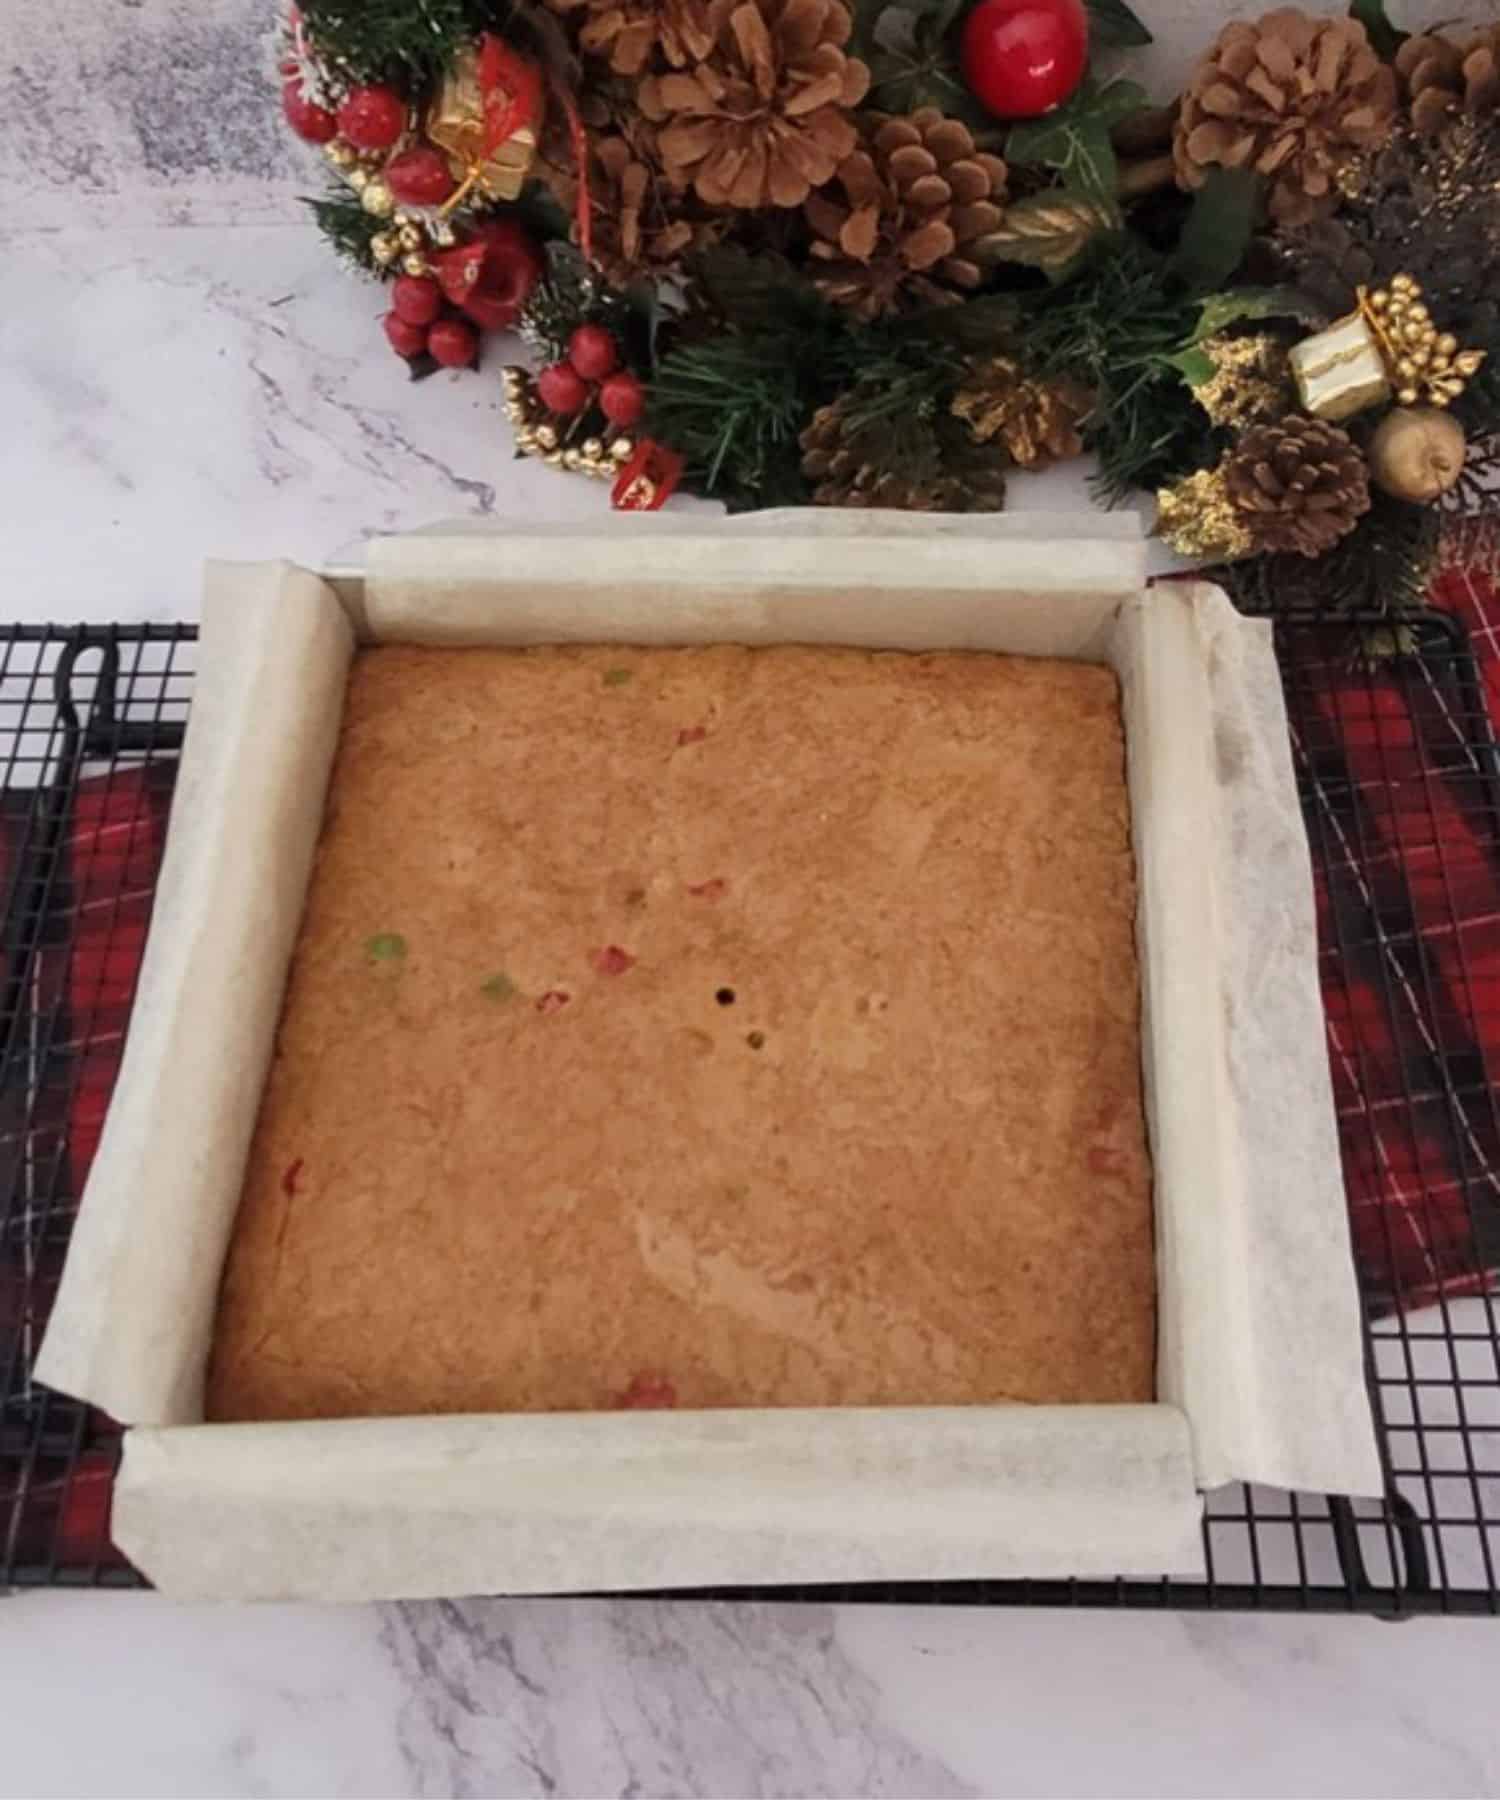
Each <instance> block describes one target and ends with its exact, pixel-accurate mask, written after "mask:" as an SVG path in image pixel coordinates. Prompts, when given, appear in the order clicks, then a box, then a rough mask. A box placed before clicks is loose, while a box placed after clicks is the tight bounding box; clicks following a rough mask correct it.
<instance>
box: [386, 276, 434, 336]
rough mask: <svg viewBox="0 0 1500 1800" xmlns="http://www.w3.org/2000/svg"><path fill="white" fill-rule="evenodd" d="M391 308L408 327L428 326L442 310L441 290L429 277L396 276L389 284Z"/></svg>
mask: <svg viewBox="0 0 1500 1800" xmlns="http://www.w3.org/2000/svg"><path fill="white" fill-rule="evenodd" d="M391 308H392V310H393V311H394V312H395V313H397V314H398V315H399V316H400V317H401V318H403V319H405V320H406V322H407V324H408V325H430V324H431V323H432V321H433V320H434V319H435V318H436V317H437V316H438V314H439V313H440V312H441V311H442V310H443V290H442V289H441V288H440V287H439V286H438V284H437V283H436V282H435V281H434V280H433V279H432V277H431V276H430V275H398V276H397V277H396V279H395V281H394V282H392V284H391Z"/></svg>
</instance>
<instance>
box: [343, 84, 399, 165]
mask: <svg viewBox="0 0 1500 1800" xmlns="http://www.w3.org/2000/svg"><path fill="white" fill-rule="evenodd" d="M339 130H340V131H341V132H342V133H343V134H344V136H345V137H346V138H348V140H349V142H350V143H351V144H353V145H354V147H355V149H356V150H389V149H390V147H391V145H392V144H394V143H395V141H396V139H397V138H398V137H400V135H401V133H402V132H403V131H405V130H406V102H405V101H404V100H403V99H402V98H401V96H400V95H399V94H398V93H397V92H396V90H395V89H394V88H388V87H380V86H378V85H377V86H370V87H357V88H352V89H351V90H350V93H349V97H348V99H347V100H345V102H344V104H343V105H342V106H341V107H340V108H339Z"/></svg>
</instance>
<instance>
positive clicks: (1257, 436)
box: [1223, 416, 1370, 556]
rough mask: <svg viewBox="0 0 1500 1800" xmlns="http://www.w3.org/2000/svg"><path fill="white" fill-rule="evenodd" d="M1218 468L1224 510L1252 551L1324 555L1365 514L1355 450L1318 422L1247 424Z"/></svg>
mask: <svg viewBox="0 0 1500 1800" xmlns="http://www.w3.org/2000/svg"><path fill="white" fill-rule="evenodd" d="M1223 468H1224V486H1225V491H1226V493H1227V495H1228V497H1229V501H1230V504H1231V505H1232V506H1233V507H1234V510H1235V512H1236V514H1237V515H1238V517H1239V519H1240V520H1241V522H1242V523H1243V524H1244V526H1245V529H1246V530H1247V531H1248V532H1249V533H1250V537H1251V540H1252V543H1253V547H1254V548H1255V549H1256V550H1257V551H1292V552H1295V553H1296V554H1297V555H1298V556H1323V555H1326V554H1327V552H1328V551H1329V550H1331V549H1332V548H1333V546H1334V545H1335V544H1336V543H1337V542H1338V541H1339V539H1340V538H1341V537H1344V536H1346V535H1347V534H1348V533H1349V532H1351V531H1353V529H1354V527H1355V525H1356V524H1357V523H1358V521H1359V520H1360V519H1361V518H1362V517H1363V516H1364V514H1365V513H1367V512H1368V511H1369V510H1370V476H1369V470H1368V469H1367V467H1366V466H1365V459H1364V457H1363V455H1362V454H1361V453H1360V449H1359V446H1358V445H1357V444H1356V443H1355V442H1354V440H1353V439H1352V438H1351V437H1350V436H1349V434H1348V432H1346V431H1340V429H1339V428H1338V426H1337V425H1326V424H1324V422H1323V421H1322V420H1321V419H1304V418H1299V417H1296V416H1292V417H1290V418H1287V419H1285V420H1283V421H1282V423H1280V424H1279V425H1255V426H1252V427H1251V429H1250V430H1249V431H1247V432H1246V433H1245V435H1244V436H1243V437H1242V438H1241V439H1240V441H1239V444H1238V446H1237V447H1236V448H1235V449H1234V450H1233V451H1231V452H1230V454H1229V455H1228V456H1227V457H1226V458H1225V461H1224V465H1223Z"/></svg>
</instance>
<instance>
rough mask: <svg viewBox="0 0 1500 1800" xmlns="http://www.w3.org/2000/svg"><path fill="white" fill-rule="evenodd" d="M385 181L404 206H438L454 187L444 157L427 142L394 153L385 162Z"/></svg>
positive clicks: (450, 171)
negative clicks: (398, 153) (411, 148)
mask: <svg viewBox="0 0 1500 1800" xmlns="http://www.w3.org/2000/svg"><path fill="white" fill-rule="evenodd" d="M385 183H386V186H387V187H388V188H389V189H390V190H391V192H392V193H393V194H394V195H395V196H396V198H397V200H399V201H400V203H401V204H402V205H403V206H441V205H442V204H443V202H444V201H445V200H446V199H447V198H448V196H449V195H450V194H451V193H452V192H453V187H454V182H453V171H452V170H451V169H450V168H449V167H448V159H447V157H445V156H444V155H443V154H442V152H441V151H439V150H434V149H433V148H432V146H431V145H430V144H419V145H418V146H417V147H416V148H415V149H414V150H403V151H402V152H401V154H400V155H399V156H393V157H392V158H391V160H390V161H389V162H388V163H387V164H386V165H385Z"/></svg>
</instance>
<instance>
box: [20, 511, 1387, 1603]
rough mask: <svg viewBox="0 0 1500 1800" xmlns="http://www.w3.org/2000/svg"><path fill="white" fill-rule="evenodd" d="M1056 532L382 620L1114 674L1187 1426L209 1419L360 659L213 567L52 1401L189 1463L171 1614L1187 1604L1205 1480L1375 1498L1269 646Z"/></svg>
mask: <svg viewBox="0 0 1500 1800" xmlns="http://www.w3.org/2000/svg"><path fill="white" fill-rule="evenodd" d="M1007 523H1010V522H1007ZM1054 523H1055V526H1056V529H1057V532H1058V540H1057V541H1053V540H1050V539H1049V540H1048V541H1046V542H1040V541H1034V540H1028V539H1027V538H1025V537H1023V536H1018V535H1017V534H1016V533H1015V531H1014V530H1013V529H1008V530H1005V531H1000V532H996V531H994V530H993V529H989V530H983V529H981V530H979V531H977V532H976V531H974V530H972V529H971V530H969V531H958V530H955V529H953V522H948V524H947V528H945V529H944V530H943V531H941V532H936V533H927V534H924V535H912V534H911V533H910V529H909V522H908V521H904V520H903V521H901V524H900V526H899V527H892V525H891V523H890V521H889V520H887V519H885V518H883V517H882V516H881V515H856V516H853V517H851V518H848V519H842V518H840V519H834V520H829V519H827V518H814V519H812V520H809V519H808V517H807V515H802V514H790V515H765V516H761V517H759V518H757V519H756V520H754V521H751V522H745V521H741V522H738V523H737V524H736V526H735V527H734V528H732V529H730V530H728V531H724V532H715V531H713V530H704V529H703V528H702V527H701V526H698V525H697V524H696V522H695V521H690V522H689V524H690V526H693V527H695V528H693V529H687V530H684V529H682V528H681V527H677V528H675V529H672V530H670V531H666V532H662V533H661V534H660V535H659V536H658V535H656V534H654V533H652V532H650V531H649V530H648V531H647V532H646V533H644V534H642V533H640V532H639V531H637V532H634V533H631V534H622V535H618V536H616V535H607V536H605V535H601V536H598V537H593V538H588V537H584V538H580V537H579V535H578V534H577V533H573V534H570V535H569V537H568V544H569V555H568V556H567V557H566V558H563V557H559V555H558V554H557V549H558V546H557V542H556V539H555V537H554V536H549V535H548V534H545V533H530V532H527V533H524V534H512V535H505V536H494V537H487V536H481V535H445V534H433V535H423V536H415V537H410V538H404V539H389V540H384V541H381V542H378V543H377V544H376V546H375V548H374V552H373V555H372V564H371V570H370V574H369V577H368V579H367V580H366V581H365V582H364V583H363V585H362V587H358V588H357V599H358V607H357V610H356V611H355V613H354V616H355V617H356V618H357V622H358V625H359V629H360V631H361V634H362V635H365V634H368V635H369V636H371V637H372V638H374V639H376V640H383V641H406V642H426V643H442V644H458V643H515V644H521V643H535V642H565V641H580V642H581V641H596V642H597V641H611V640H613V641H621V642H632V643H703V642H714V641H735V642H742V643H774V642H787V641H795V642H826V643H847V644H861V645H869V646H880V647H888V648H898V649H899V648H909V649H924V648H973V649H995V650H1009V651H1014V652H1019V653H1024V654H1045V655H1064V656H1076V657H1083V658H1086V659H1088V660H1102V661H1109V662H1112V663H1113V664H1114V666H1115V667H1116V668H1117V670H1118V671H1119V673H1120V676H1121V680H1122V692H1123V698H1124V706H1125V715H1126V728H1127V737H1128V741H1129V762H1130V767H1129V781H1130V789H1131V800H1132V813H1133V828H1134V835H1135V842H1136V854H1137V860H1138V864H1139V871H1140V887H1141V910H1140V922H1139V933H1140V947H1141V963H1142V970H1143V976H1142V979H1143V983H1144V990H1145V1009H1146V1034H1145V1064H1146V1074H1147V1088H1148V1111H1149V1115H1150V1126H1151V1134H1152V1148H1153V1156H1154V1161H1155V1168H1156V1214H1157V1228H1158V1240H1159V1300H1160V1307H1161V1319H1162V1325H1161V1343H1160V1367H1159V1386H1158V1392H1159V1403H1158V1404H1157V1405H1156V1406H1153V1407H1120V1408H1067V1407H1036V1408H1025V1407H972V1408H969V1407H964V1408H932V1409H910V1410H875V1409H871V1410H865V1411H847V1412H813V1413H808V1412H731V1413H715V1414H671V1413H661V1414H640V1415H631V1416H628V1417H619V1416H615V1415H579V1416H560V1417H545V1416H544V1417H525V1418H505V1417H488V1418H466V1419H421V1420H382V1421H345V1422H329V1423H307V1424H289V1425H277V1426H252V1425H241V1426H205V1425H202V1424H199V1423H196V1421H197V1420H199V1419H201V1416H202V1412H201V1379H202V1369H203V1364H204V1360H205V1357H206V1352H207V1346H208V1341H209V1334H210V1331H211V1327H212V1314H213V1306H214V1301H215V1297H216V1293H217V1285H218V1279H219V1274H220V1269H221V1266H222V1261H223V1256H224V1251H225V1247H226V1244H227V1240H228V1235H229V1232H230V1230H231V1228H232V1224H233V1217H234V1211H235V1207H236V1205H237V1202H238V1195H239V1184H240V1180H241V1178H242V1172H243V1165H244V1157H245V1152H246V1148H247V1145H248V1140H249V1135H250V1132H251V1130H252V1129H253V1126H254V1120H255V1116H256V1111H257V1108H258V1103H259V1095H260V1087H261V1083H262V1080H263V1076H264V1068H265V1063H266V1058H267V1056H268V1054H269V1048H270V1043H271V1040H272V1037H273V1034H274V1029H275V1022H276V1016H277V1012H278V1009H279V1004H280V998H281V992H282V988H283V984H284V980H285V973H286V968H287V963H288V961H289V958H290V954H291V949H292V946H293V943H294V941H295V935H296V929H297V925H298V922H299V919H300V912H301V904H302V895H303V893H304V891H305V887H306V880H307V872H308V867H309V865H310V859H311V855H312V851H313V848H314V846H315V843H316V836H317V830H318V825H319V821H320V818H321V811H322V806H323V801H324V796H325V792H326V785H327V779H328V771H329V767H330V765H331V758H332V752H333V748H334V744H335V742H336V737H337V728H338V717H339V701H340V696H341V692H342V684H343V682H344V680H345V678H346V675H347V668H348V660H349V656H350V652H351V632H350V630H349V628H348V625H347V623H346V619H345V613H344V611H343V610H342V609H341V607H340V604H339V601H338V600H337V599H336V598H335V596H334V594H333V592H332V590H331V589H329V588H328V587H326V586H325V585H324V584H322V583H321V582H319V581H318V580H317V579H316V578H314V577H312V576H309V575H307V574H306V573H304V572H301V571H296V570H292V569H289V568H288V567H287V566H285V565H265V566H256V567H238V568H229V567H215V568H212V569H211V570H210V573H209V582H208V593H207V596H206V603H205V610H204V640H203V646H202V650H201V653H200V663H201V672H200V675H199V682H198V691H197V693H196V695H195V700H194V709H193V715H192V725H191V727H190V730H189V738H188V744H187V747H186V750H185V753H184V761H183V770H182V778H181V783H180V786H179V795H178V800H177V803H176V808H175V810H174V815H173V821H172V830H171V836H170V841H169V847H168V855H167V861H166V864H165V866H164V868H163V873H162V883H161V888H160V891H159V896H158V901H157V912H156V916H155V920H154V922H153V930H152V933H151V938H150V943H149V945H148V950H147V957H146V963H145V966H144V968H143V972H142V981H141V993H140V998H139V1000H138V1003H137V1008H136V1017H135V1022H134V1024H133V1026H132V1031H131V1036H130V1040H129V1044H128V1046H127V1051H126V1058H125V1066H124V1069H123V1071H122V1075H121V1081H120V1086H119V1088H118V1090H117V1093H116V1097H115V1101H114V1104H113V1106H112V1108H111V1111H110V1115H109V1120H108V1122H107V1125H106V1130H105V1136H104V1140H103V1143H102V1144H101V1147H100V1151H99V1155H98V1158H97V1159H96V1162H95V1166H94V1172H93V1175H92V1177H91V1180H90V1183H89V1188H88V1193H87V1195H86V1200H85V1206H84V1210H83V1214H82V1216H81V1219H80V1222H79V1226H78V1230H77V1232H76V1234H75V1239H74V1248H73V1252H72V1254H71V1255H70V1259H69V1264H68V1269H67V1271H66V1274H65V1278H64V1283H63V1288H62V1292H61V1294H60V1296H59V1300H58V1304H57V1308H56V1311H55V1313H54V1318H53V1325H52V1329H51V1331H50V1332H49V1334H48V1339H47V1343H46V1345H45V1348H44V1351H43V1357H42V1361H41V1364H40V1366H39V1370H38V1373H39V1375H40V1376H41V1378H42V1379H44V1380H46V1381H48V1382H49V1383H51V1384H52V1385H54V1386H58V1387H61V1388H64V1389H66V1390H68V1391H70V1392H74V1393H78V1394H80V1395H82V1396H83V1397H85V1398H88V1399H89V1400H91V1401H93V1402H94V1403H96V1404H99V1405H102V1406H104V1407H106V1408H107V1409H108V1410H110V1411H112V1412H113V1413H114V1414H115V1416H116V1417H119V1418H122V1419H124V1420H126V1421H127V1422H130V1423H133V1424H135V1425H137V1426H145V1427H153V1428H158V1429H150V1430H143V1429H137V1430H135V1431H133V1432H131V1433H130V1435H129V1438H128V1440H127V1451H126V1460H125V1467H124V1471H123V1475H122V1479H121V1482H120V1485H119V1488H118V1491H117V1497H116V1509H115V1520H114V1529H115V1534H116V1538H117V1541H118V1542H119V1543H120V1544H121V1546H122V1548H124V1549H125V1550H126V1551H127V1553H128V1554H130V1555H131V1556H132V1557H133V1558H134V1559H135V1560H136V1562H137V1563H138V1564H139V1566H141V1567H142V1568H143V1569H144V1570H145V1571H146V1572H147V1573H148V1574H149V1575H150V1576H151V1577H152V1578H153V1580H155V1581H156V1582H157V1583H158V1585H161V1586H163V1587H165V1588H167V1589H168V1590H169V1591H171V1592H174V1593H179V1594H183V1595H187V1594H197V1595H222V1596H225V1597H228V1596H241V1597H244V1596H266V1597H270V1596H273V1595H274V1596H283V1597H291V1596H296V1597H301V1598H308V1599H333V1598H375V1597H396V1596H408V1595H428V1594H439V1593H464V1592H470V1591H478V1590H491V1591H510V1592H541V1591H557V1590H565V1589H570V1588H571V1589H580V1588H601V1587H655V1586H668V1585H698V1584H707V1583H714V1584H722V1583H741V1582H743V1583H752V1582H767V1581H792V1580H797V1581H816V1580H864V1579H870V1580H874V1579H886V1580H901V1579H921V1578H933V1579H937V1578H940V1577H945V1576H958V1575H992V1576H1008V1575H1020V1574H1030V1575H1038V1576H1042V1575H1056V1574H1078V1575H1088V1574H1099V1575H1107V1574H1130V1573H1153V1574H1160V1573H1174V1574H1190V1573H1194V1572H1196V1571H1197V1570H1198V1569H1199V1567H1200V1566H1201V1542H1200V1537H1199V1532H1198V1527H1197V1517H1198V1503H1197V1499H1196V1495H1195V1493H1194V1487H1195V1484H1196V1486H1198V1487H1208V1486H1213V1485H1217V1484H1219V1483H1221V1482H1223V1481H1225V1480H1229V1479H1234V1478H1239V1479H1247V1480H1255V1481H1262V1482H1268V1483H1273V1484H1277V1485H1285V1486H1292V1487H1301V1488H1306V1489H1313V1490H1318V1489H1323V1490H1328V1491H1340V1492H1378V1491H1379V1485H1380V1483H1379V1471H1378V1462H1377V1458H1376V1453H1375V1445H1374V1438H1373V1430H1372V1426H1371V1421H1370V1414H1369V1407H1368V1402H1367V1400H1366V1397H1365V1392H1364V1386H1363V1374H1362V1361H1361V1347H1360V1336H1359V1326H1358V1313H1357V1299H1356V1294H1355V1288H1354V1281H1353V1274H1352V1267H1351V1264H1350V1260H1349V1244H1348V1229H1347V1221H1346V1218H1345V1214H1344V1206H1343V1196H1342V1189H1341V1185H1340V1177H1339V1167H1338V1158H1337V1147H1336V1140H1335V1137H1334V1128H1333V1118H1332V1103H1331V1092H1330V1085H1329V1078H1328V1069H1327V1058H1326V1051H1325V1049H1324V1044H1323V1032H1322V1018H1321V1011H1320V1005H1319V1000H1318V992H1317V981H1316V963H1315V944H1314V935H1313V934H1314V927H1313V912H1312V895H1311V881H1310V872H1309V869H1308V864H1307V852H1306V845H1305V840H1304V838H1303V835H1302V829H1301V824H1300V819H1299V816H1298V811H1297V804H1296V797H1295V790H1294V786H1293V782H1292V776H1291V769H1290V762H1289V756H1288V751H1287V743H1286V726H1285V719H1284V715H1283V713H1282V709H1281V700H1280V688H1279V683H1278V680H1277V676H1276V670H1275V665H1274V661H1273V659H1272V657H1271V653H1270V647H1269V641H1268V636H1267V632H1266V629H1265V628H1264V627H1263V626H1260V625H1256V624H1252V623H1250V622H1248V621H1245V620H1243V619H1240V618H1239V617H1238V616H1237V615H1236V614H1234V613H1233V611H1232V609H1230V607H1229V606H1228V603H1227V602H1226V601H1225V600H1224V599H1223V597H1222V596H1221V595H1219V594H1218V593H1217V592H1216V591H1215V590H1212V589H1208V588H1205V587H1202V586H1197V585H1186V586H1176V587H1165V588H1160V589H1157V590H1155V591H1154V592H1152V593H1150V594H1144V593H1142V592H1141V591H1140V588H1141V583H1142V570H1141V554H1140V548H1139V545H1138V544H1135V543H1130V542H1126V541H1123V540H1121V539H1120V537H1119V535H1118V533H1107V534H1105V536H1104V537H1103V538H1102V539H1101V538H1099V537H1097V536H1093V535H1091V533H1092V528H1093V525H1094V522H1093V521H1086V522H1078V521H1062V520H1059V521H1055V522H1054ZM749 525H753V527H754V528H753V529H749V528H747V526H749ZM564 570H565V573H564V572H561V571H564ZM340 589H341V591H342V592H343V593H344V595H345V598H346V600H347V598H348V589H347V588H346V584H345V583H342V582H341V583H340ZM229 819H233V820H234V830H233V831H232V832H231V831H226V830H225V829H224V828H223V825H224V821H226V820H229ZM268 876H269V877H270V878H268ZM1000 1175H1001V1178H1002V1179H1003V1172H1000ZM169 1247H170V1250H169Z"/></svg>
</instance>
